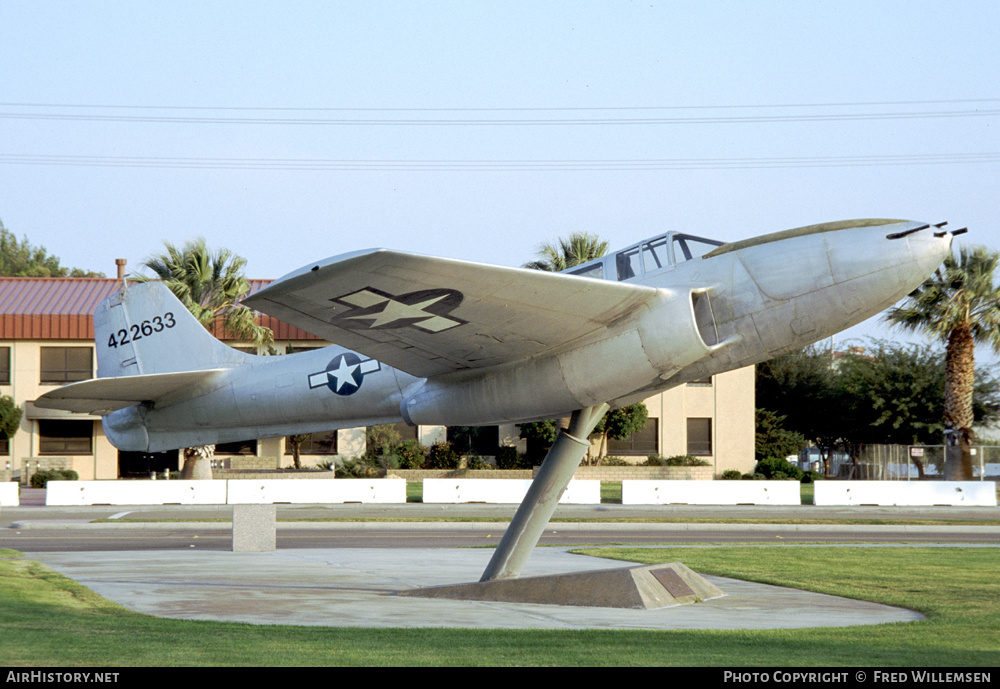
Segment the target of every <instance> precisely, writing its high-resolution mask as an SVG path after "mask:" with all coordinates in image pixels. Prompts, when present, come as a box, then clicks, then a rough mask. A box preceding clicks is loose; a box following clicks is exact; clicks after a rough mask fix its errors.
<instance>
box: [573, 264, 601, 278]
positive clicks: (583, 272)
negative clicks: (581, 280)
mask: <svg viewBox="0 0 1000 689" xmlns="http://www.w3.org/2000/svg"><path fill="white" fill-rule="evenodd" d="M568 272H569V274H570V275H579V276H580V277H585V278H597V279H598V280H603V279H604V262H603V261H600V262H598V263H590V264H588V265H586V266H583V267H582V268H574V269H573V270H570V271H568Z"/></svg>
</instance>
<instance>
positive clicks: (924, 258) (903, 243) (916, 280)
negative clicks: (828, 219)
mask: <svg viewBox="0 0 1000 689" xmlns="http://www.w3.org/2000/svg"><path fill="white" fill-rule="evenodd" d="M944 225H945V223H940V224H938V225H929V224H927V223H920V222H899V223H894V224H892V225H887V226H881V227H869V228H862V229H859V230H855V231H852V232H835V233H830V234H829V235H826V237H825V239H826V248H827V256H828V259H829V263H830V272H831V276H832V278H833V282H834V283H835V284H843V283H847V282H850V281H853V280H858V279H865V278H866V277H867V276H871V275H878V276H879V280H880V289H882V290H884V289H886V288H890V289H891V290H892V291H896V290H900V289H903V290H906V291H909V290H912V289H914V288H915V287H917V286H918V285H919V284H920V283H921V282H923V281H924V279H925V278H926V277H927V276H928V275H930V274H931V273H933V272H934V270H935V269H936V268H937V267H938V266H939V265H941V262H942V261H944V258H945V256H947V255H948V252H949V251H950V250H951V241H952V237H953V236H954V233H952V232H948V231H945V230H942V229H941V228H942V227H943V226H944Z"/></svg>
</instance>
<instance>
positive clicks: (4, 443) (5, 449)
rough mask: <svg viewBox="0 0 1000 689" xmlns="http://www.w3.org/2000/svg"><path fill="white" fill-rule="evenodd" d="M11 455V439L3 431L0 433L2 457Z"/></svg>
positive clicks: (0, 452)
mask: <svg viewBox="0 0 1000 689" xmlns="http://www.w3.org/2000/svg"><path fill="white" fill-rule="evenodd" d="M9 456H10V440H9V439H8V438H7V436H5V435H4V434H3V433H0V457H9Z"/></svg>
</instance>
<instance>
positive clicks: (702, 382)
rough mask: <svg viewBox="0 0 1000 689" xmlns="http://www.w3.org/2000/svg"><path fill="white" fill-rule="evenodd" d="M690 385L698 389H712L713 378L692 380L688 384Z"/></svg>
mask: <svg viewBox="0 0 1000 689" xmlns="http://www.w3.org/2000/svg"><path fill="white" fill-rule="evenodd" d="M688 385H691V386H693V387H696V388H698V387H700V388H710V387H712V376H709V377H708V378H700V379H698V380H692V381H691V382H690V383H688Z"/></svg>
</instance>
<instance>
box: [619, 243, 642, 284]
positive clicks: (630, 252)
mask: <svg viewBox="0 0 1000 689" xmlns="http://www.w3.org/2000/svg"><path fill="white" fill-rule="evenodd" d="M615 270H616V271H617V273H618V280H630V279H632V278H634V277H637V276H639V275H642V266H641V265H640V264H639V247H637V246H634V247H632V248H631V249H626V250H625V251H619V252H618V254H617V255H616V256H615Z"/></svg>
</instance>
